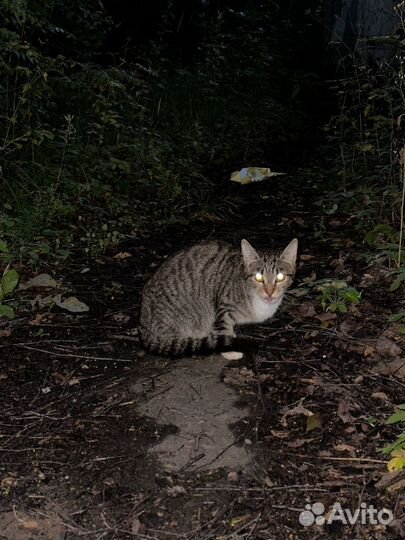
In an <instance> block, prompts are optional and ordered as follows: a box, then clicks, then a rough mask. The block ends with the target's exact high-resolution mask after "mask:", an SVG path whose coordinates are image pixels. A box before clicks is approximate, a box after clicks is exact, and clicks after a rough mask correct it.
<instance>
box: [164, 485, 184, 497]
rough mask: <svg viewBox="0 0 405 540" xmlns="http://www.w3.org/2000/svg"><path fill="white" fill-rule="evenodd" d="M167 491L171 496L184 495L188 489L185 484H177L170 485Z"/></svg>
mask: <svg viewBox="0 0 405 540" xmlns="http://www.w3.org/2000/svg"><path fill="white" fill-rule="evenodd" d="M167 493H168V494H169V495H170V496H171V497H179V496H180V495H184V494H185V493H186V490H185V488H184V487H183V486H179V485H175V486H170V487H168V488H167Z"/></svg>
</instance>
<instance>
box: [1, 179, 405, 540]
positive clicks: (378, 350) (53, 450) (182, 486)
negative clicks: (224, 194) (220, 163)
mask: <svg viewBox="0 0 405 540" xmlns="http://www.w3.org/2000/svg"><path fill="white" fill-rule="evenodd" d="M301 185H302V184H301ZM233 189H235V190H238V189H239V188H238V187H236V188H233ZM241 189H244V188H241ZM314 194H315V191H314V190H313V189H312V191H311V188H308V192H307V193H305V191H304V192H303V191H302V189H301V188H298V184H296V183H295V182H294V180H293V179H286V180H283V182H282V183H281V184H280V185H279V187H278V189H277V190H276V189H275V186H274V184H273V185H270V184H266V185H262V186H260V188H257V187H255V186H253V187H249V186H246V190H245V191H240V193H239V195H240V196H243V197H244V198H245V199H246V200H245V204H244V205H243V206H242V211H241V213H240V216H239V217H238V216H235V217H234V218H232V219H231V220H228V221H227V222H224V223H220V224H217V225H216V226H215V227H214V226H212V225H203V224H196V225H195V226H192V227H190V228H189V229H188V230H187V231H185V230H179V229H170V230H167V232H166V233H165V235H164V237H159V238H156V237H155V238H150V239H149V240H145V239H143V240H141V239H140V240H136V241H135V240H134V241H133V242H131V243H129V244H128V245H126V246H122V247H121V248H120V250H121V251H125V252H128V253H129V254H130V255H131V257H128V258H126V259H116V258H115V259H114V258H113V256H114V255H115V254H114V253H112V254H110V256H109V257H104V258H101V259H99V260H98V261H95V262H94V264H93V265H92V266H91V268H90V271H87V270H85V269H86V268H87V267H88V264H87V262H81V261H78V262H76V263H72V264H71V265H70V266H69V267H68V268H66V269H65V270H64V273H63V275H62V274H61V275H57V276H55V277H56V278H57V280H58V281H59V283H60V284H61V286H63V287H64V288H65V289H66V288H68V289H69V290H70V291H71V293H72V294H74V295H75V296H77V297H78V298H79V299H80V300H81V301H84V302H86V304H88V305H89V306H90V311H89V312H88V313H85V314H79V315H68V314H66V313H65V312H62V311H61V310H58V309H57V308H54V309H52V310H50V311H49V310H48V309H46V308H35V309H34V310H32V309H31V308H30V301H31V300H32V299H33V298H35V296H36V295H37V294H40V295H43V296H44V295H45V294H49V291H47V293H45V292H43V291H41V290H32V289H27V290H25V291H21V292H20V293H19V295H20V299H21V306H22V308H23V309H22V311H21V316H20V317H18V318H17V319H16V320H14V321H13V322H12V324H11V325H8V324H6V323H3V322H2V323H1V325H2V326H0V332H1V333H0V335H1V338H0V339H1V342H0V354H1V357H0V406H1V411H2V415H1V418H0V484H1V502H0V538H1V539H4V540H34V539H35V540H37V539H50V540H62V539H64V540H76V539H79V538H86V539H90V540H93V539H94V540H96V539H108V540H110V539H111V540H112V539H117V540H126V539H129V538H143V539H159V540H160V539H168V538H181V539H190V540H194V539H216V540H225V539H239V538H244V539H247V538H249V539H256V538H257V539H263V540H269V539H272V540H273V539H274V540H279V539H280V540H281V539H286V538H288V539H291V540H293V539H306V538H308V539H323V538H342V539H348V540H349V539H350V540H351V539H354V538H356V539H363V538H364V539H366V538H367V539H370V538H372V539H379V538H381V539H384V540H386V539H391V538H392V539H393V538H400V537H403V533H404V530H403V504H404V499H403V498H402V495H401V492H402V485H403V482H404V481H403V479H402V477H399V478H396V479H395V480H392V479H389V480H388V481H387V482H386V484H384V478H385V477H384V475H385V472H386V464H385V461H386V458H385V457H383V456H382V455H381V454H380V453H378V452H377V450H378V448H380V447H381V446H382V445H383V441H384V439H387V438H388V439H392V438H393V431H392V428H388V427H387V426H385V425H384V424H383V423H382V421H383V420H384V419H385V418H386V417H387V416H388V415H389V414H390V413H391V412H392V410H393V404H397V403H401V402H402V401H403V393H404V383H403V379H402V378H401V377H403V375H404V373H402V371H404V370H403V367H402V363H403V361H405V359H404V354H403V352H402V351H403V345H404V344H403V342H402V341H401V340H400V339H399V338H398V335H397V334H396V333H395V331H394V330H393V329H392V327H388V326H387V323H386V321H387V316H388V314H389V313H391V312H392V311H395V310H396V307H397V306H398V305H399V304H400V303H401V299H400V298H398V297H397V296H396V295H395V294H392V295H391V296H387V287H386V284H385V282H384V280H383V278H382V277H381V275H378V272H377V271H374V270H370V269H368V268H367V267H366V265H365V263H364V261H363V260H362V259H359V257H358V254H359V252H360V250H361V249H363V246H362V243H361V238H360V237H357V236H356V232H355V231H354V230H353V225H352V224H351V223H350V222H348V221H347V220H346V219H345V218H344V217H339V216H336V215H334V216H328V215H326V214H323V213H322V211H320V210H319V209H317V208H318V207H315V206H313V205H312V204H311V201H312V200H313V199H314ZM295 235H298V237H299V238H300V243H301V265H300V270H299V274H298V276H297V287H296V289H295V290H294V291H292V295H291V296H290V298H289V300H288V301H287V302H286V303H285V305H284V308H283V310H282V311H281V313H280V314H279V315H278V316H277V318H276V319H274V321H272V323H271V324H270V325H267V326H266V325H264V326H259V327H254V328H251V329H249V330H246V333H247V334H248V335H249V336H250V337H254V338H255V340H256V343H257V344H258V349H259V350H258V353H257V354H255V355H249V356H248V357H245V358H244V359H242V360H241V361H237V362H233V363H231V364H229V365H227V363H226V362H225V361H224V360H223V359H221V358H219V357H217V356H214V355H213V356H212V357H209V358H207V359H202V358H198V359H183V360H181V361H176V362H172V361H168V360H165V359H162V358H154V357H149V356H148V355H145V354H144V352H143V351H142V349H141V348H140V345H139V343H138V342H137V336H136V332H135V331H134V329H135V328H136V320H137V314H138V307H139V306H138V302H139V292H140V289H141V287H142V284H143V282H144V280H145V279H146V277H147V275H148V273H150V272H151V271H153V268H154V266H155V265H156V264H158V263H159V260H160V259H161V258H162V257H164V256H165V255H166V254H167V253H170V252H171V251H173V250H174V249H176V248H177V247H180V245H179V244H180V243H191V242H195V241H196V240H199V239H201V238H206V237H208V236H214V237H219V238H223V239H226V240H228V241H231V242H234V243H235V244H236V243H237V242H239V241H240V238H241V237H243V236H245V237H247V238H248V239H249V240H252V242H256V243H258V244H262V245H269V244H270V245H274V246H282V245H283V244H284V243H286V242H287V241H288V240H290V239H291V237H292V236H295ZM180 238H181V240H180ZM84 270H85V271H84ZM325 277H339V279H345V280H347V281H349V282H351V283H352V284H354V285H355V286H356V287H357V288H359V290H361V291H362V302H361V303H360V304H358V305H356V306H352V307H351V308H350V310H349V312H348V313H346V314H342V315H339V316H338V317H333V316H325V315H324V314H323V312H322V310H321V307H320V303H319V300H318V299H317V296H318V293H316V292H315V291H314V290H313V289H311V287H310V285H311V283H313V282H314V281H315V280H319V279H321V278H325ZM305 284H306V285H305ZM24 307H25V308H26V309H24ZM393 363H396V364H395V365H396V369H394V367H393ZM387 366H388V367H387ZM384 370H385V371H384ZM381 479H383V481H381ZM401 482H402V483H401ZM334 503H340V504H341V506H342V507H343V508H347V509H351V510H355V509H356V508H357V507H359V506H360V504H361V503H365V504H367V505H371V504H373V505H374V506H375V508H377V509H378V510H382V509H383V508H384V507H385V508H387V509H389V510H390V511H392V512H393V514H394V515H395V520H394V521H393V522H392V523H391V524H390V525H387V524H384V523H379V524H373V523H370V522H369V521H367V522H366V523H364V524H360V522H359V521H358V522H357V524H355V525H350V524H343V523H342V522H341V521H334V522H332V523H330V524H328V523H324V521H325V516H326V517H327V516H328V512H329V511H330V509H331V508H332V506H333V504H334ZM314 504H316V506H315V507H314V506H312V505H314ZM308 505H309V506H308ZM323 510H325V512H323ZM302 512H305V514H302ZM318 514H319V515H318ZM315 517H318V521H317V524H316V523H313V522H314V520H315ZM322 518H323V520H322Z"/></svg>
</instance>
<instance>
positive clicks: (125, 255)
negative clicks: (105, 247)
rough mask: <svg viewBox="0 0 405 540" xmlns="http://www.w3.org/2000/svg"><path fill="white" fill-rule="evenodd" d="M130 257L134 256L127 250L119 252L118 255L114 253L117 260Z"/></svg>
mask: <svg viewBox="0 0 405 540" xmlns="http://www.w3.org/2000/svg"><path fill="white" fill-rule="evenodd" d="M129 257H132V254H131V253H128V252H127V251H120V253H117V254H116V255H114V257H113V258H114V259H116V260H117V261H123V260H125V259H129Z"/></svg>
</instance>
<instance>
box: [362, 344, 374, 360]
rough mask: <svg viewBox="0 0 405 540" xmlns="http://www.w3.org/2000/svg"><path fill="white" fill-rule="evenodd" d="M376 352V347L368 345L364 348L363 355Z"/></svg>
mask: <svg viewBox="0 0 405 540" xmlns="http://www.w3.org/2000/svg"><path fill="white" fill-rule="evenodd" d="M374 353H375V348H374V347H373V346H372V345H366V346H365V347H364V350H363V356H364V357H365V358H367V357H368V356H371V355H372V354H374Z"/></svg>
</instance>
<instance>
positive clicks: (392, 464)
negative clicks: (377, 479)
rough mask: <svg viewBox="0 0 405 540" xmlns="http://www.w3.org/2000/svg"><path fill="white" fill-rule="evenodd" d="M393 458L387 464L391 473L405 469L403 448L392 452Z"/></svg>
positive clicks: (404, 451)
mask: <svg viewBox="0 0 405 540" xmlns="http://www.w3.org/2000/svg"><path fill="white" fill-rule="evenodd" d="M391 456H393V457H392V458H391V459H390V460H389V462H388V463H387V468H388V470H389V472H396V471H402V469H403V468H404V467H405V450H404V449H403V448H400V449H399V450H394V451H393V452H391Z"/></svg>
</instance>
